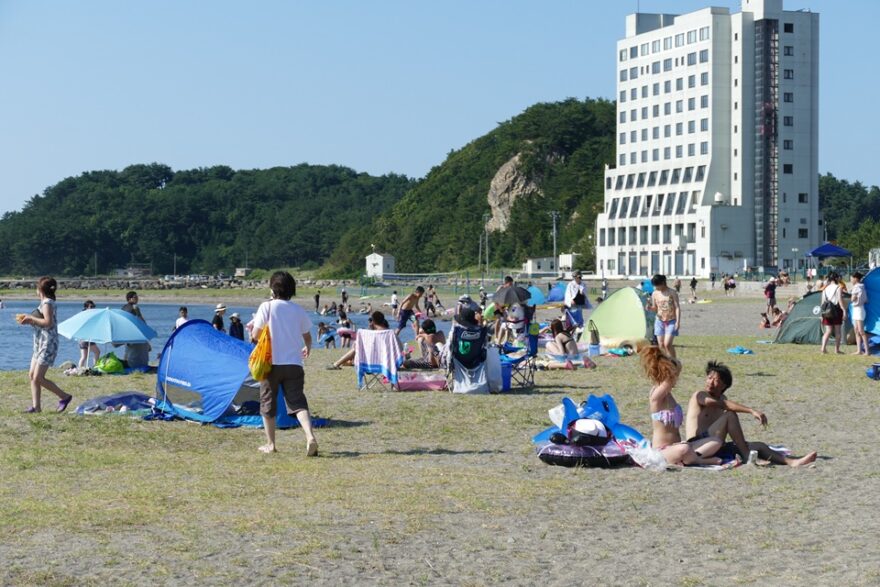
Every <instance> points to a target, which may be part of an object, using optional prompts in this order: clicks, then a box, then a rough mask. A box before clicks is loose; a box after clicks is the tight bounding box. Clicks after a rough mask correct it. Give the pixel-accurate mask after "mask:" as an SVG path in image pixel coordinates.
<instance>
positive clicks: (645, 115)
mask: <svg viewBox="0 0 880 587" xmlns="http://www.w3.org/2000/svg"><path fill="white" fill-rule="evenodd" d="M616 57H617V75H618V78H617V80H618V81H617V90H618V102H617V165H616V166H615V167H608V168H607V169H606V171H605V205H604V211H603V212H602V213H601V214H599V216H598V218H597V220H596V234H597V239H596V241H597V246H596V260H597V263H596V265H597V269H598V270H599V271H600V272H601V273H603V274H605V275H648V276H650V275H652V274H654V273H665V274H667V275H681V276H683V275H697V276H703V277H706V276H708V275H709V274H710V273H711V272H715V273H719V274H720V273H722V272H727V273H733V272H739V271H742V270H743V268H744V267H779V268H790V267H791V266H792V265H793V264H794V263H795V259H800V260H799V261H797V265H798V266H802V263H803V262H802V259H803V256H804V253H805V252H806V251H808V250H810V249H812V248H813V247H815V246H817V245H819V244H821V242H822V240H821V236H822V227H821V219H820V217H819V194H818V190H819V185H818V183H819V180H818V173H819V170H818V158H819V157H818V129H819V115H818V112H819V15H818V14H815V13H811V12H806V11H784V10H782V0H742V12H739V13H737V14H730V12H729V10H728V9H727V8H706V9H703V10H699V11H696V12H692V13H689V14H683V15H671V14H632V15H630V16H628V17H627V20H626V37H625V38H624V39H622V40H621V41H619V42H618V43H617V55H616Z"/></svg>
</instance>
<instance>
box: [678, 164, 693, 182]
mask: <svg viewBox="0 0 880 587" xmlns="http://www.w3.org/2000/svg"><path fill="white" fill-rule="evenodd" d="M693 178H694V168H693V167H685V168H684V176H682V178H681V183H690V182H691V180H692V179H693Z"/></svg>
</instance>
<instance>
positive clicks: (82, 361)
mask: <svg viewBox="0 0 880 587" xmlns="http://www.w3.org/2000/svg"><path fill="white" fill-rule="evenodd" d="M94 309H95V302H93V301H92V300H86V301H85V302H84V303H83V310H94ZM89 354H91V355H93V356H94V360H93V361H92V364H93V365H94V364H95V363H97V362H98V359H99V358H100V357H101V349H99V348H98V345H96V344H95V343H93V342H91V341H89V340H81V341H79V368H80V369H85V368H86V367H88V366H89Z"/></svg>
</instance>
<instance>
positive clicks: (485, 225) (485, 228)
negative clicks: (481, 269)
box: [483, 214, 489, 275]
mask: <svg viewBox="0 0 880 587" xmlns="http://www.w3.org/2000/svg"><path fill="white" fill-rule="evenodd" d="M483 231H484V232H485V233H486V275H489V215H488V214H483Z"/></svg>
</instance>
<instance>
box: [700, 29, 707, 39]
mask: <svg viewBox="0 0 880 587" xmlns="http://www.w3.org/2000/svg"><path fill="white" fill-rule="evenodd" d="M700 40H701V41H707V40H709V27H707V26H704V27H700Z"/></svg>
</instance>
